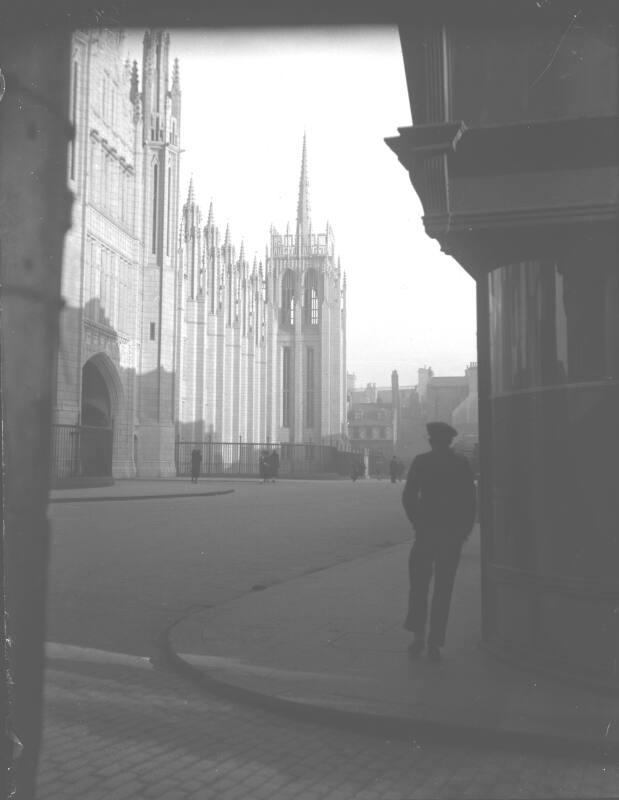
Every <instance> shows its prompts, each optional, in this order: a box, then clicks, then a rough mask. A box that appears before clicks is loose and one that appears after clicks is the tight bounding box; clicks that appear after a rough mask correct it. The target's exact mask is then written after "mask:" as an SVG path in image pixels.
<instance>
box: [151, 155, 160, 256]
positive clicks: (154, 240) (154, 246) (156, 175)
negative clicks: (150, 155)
mask: <svg viewBox="0 0 619 800" xmlns="http://www.w3.org/2000/svg"><path fill="white" fill-rule="evenodd" d="M158 179H159V167H158V166H157V164H153V221H152V226H153V231H152V234H153V235H152V245H151V250H152V252H153V253H156V252H157V199H158V198H157V192H158V189H159V180H158Z"/></svg>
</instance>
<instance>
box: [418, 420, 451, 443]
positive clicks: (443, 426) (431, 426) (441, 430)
mask: <svg viewBox="0 0 619 800" xmlns="http://www.w3.org/2000/svg"><path fill="white" fill-rule="evenodd" d="M426 430H427V431H428V436H436V437H437V438H439V437H440V438H442V439H449V440H451V439H455V438H456V436H457V435H458V431H457V430H456V429H455V428H452V427H451V425H448V424H447V423H446V422H428V423H427V425H426Z"/></svg>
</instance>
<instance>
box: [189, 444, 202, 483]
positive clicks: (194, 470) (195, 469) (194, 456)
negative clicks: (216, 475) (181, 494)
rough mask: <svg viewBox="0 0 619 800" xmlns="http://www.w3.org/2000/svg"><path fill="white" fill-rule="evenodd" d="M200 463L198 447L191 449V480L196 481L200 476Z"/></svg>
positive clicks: (200, 455)
mask: <svg viewBox="0 0 619 800" xmlns="http://www.w3.org/2000/svg"><path fill="white" fill-rule="evenodd" d="M201 464H202V453H201V452H200V451H199V450H198V448H197V447H196V448H194V449H193V450H192V451H191V482H192V483H197V482H198V478H199V477H200V465H201Z"/></svg>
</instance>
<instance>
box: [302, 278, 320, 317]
mask: <svg viewBox="0 0 619 800" xmlns="http://www.w3.org/2000/svg"><path fill="white" fill-rule="evenodd" d="M305 321H306V324H307V325H312V326H314V325H319V324H320V295H319V293H318V275H317V273H316V270H313V269H310V270H308V271H307V273H306V275H305Z"/></svg>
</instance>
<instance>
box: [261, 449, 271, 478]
mask: <svg viewBox="0 0 619 800" xmlns="http://www.w3.org/2000/svg"><path fill="white" fill-rule="evenodd" d="M258 469H259V471H260V477H261V478H262V483H266V482H267V480H268V479H269V475H270V474H271V465H270V463H269V453H268V450H261V451H260V460H259V462H258Z"/></svg>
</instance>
